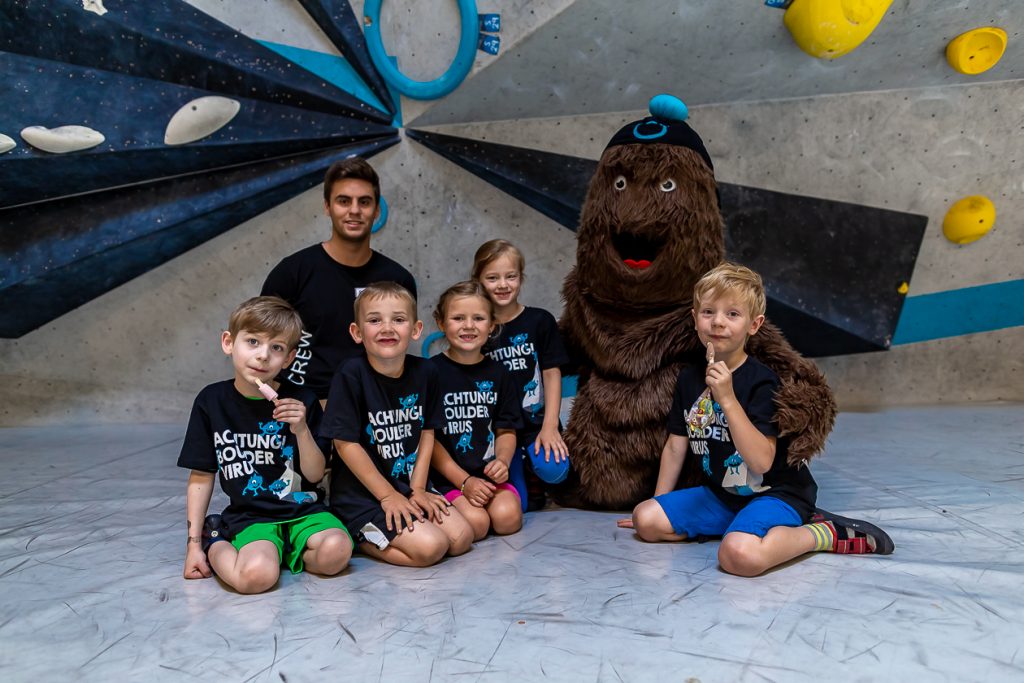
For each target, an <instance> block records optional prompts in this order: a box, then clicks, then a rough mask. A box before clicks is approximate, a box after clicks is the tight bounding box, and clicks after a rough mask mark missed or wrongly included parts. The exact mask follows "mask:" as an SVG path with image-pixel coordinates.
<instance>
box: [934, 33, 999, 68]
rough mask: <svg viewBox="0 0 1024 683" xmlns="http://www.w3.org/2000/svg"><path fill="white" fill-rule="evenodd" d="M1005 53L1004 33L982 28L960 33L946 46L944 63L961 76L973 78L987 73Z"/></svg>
mask: <svg viewBox="0 0 1024 683" xmlns="http://www.w3.org/2000/svg"><path fill="white" fill-rule="evenodd" d="M1005 51H1006V31H1004V30H1003V29H1001V28H996V27H995V26H983V27H982V28H976V29H974V30H973V31H968V32H967V33H961V34H960V35H958V36H957V37H956V38H954V39H953V40H951V41H949V45H947V46H946V61H947V62H949V65H950V66H951V67H953V68H954V69H956V70H957V71H959V72H960V73H962V74H967V75H968V76H973V75H975V74H980V73H981V72H983V71H988V70H989V69H991V68H992V67H993V66H995V65H996V62H998V61H999V60H1000V58H1001V57H1002V56H1003V52H1005Z"/></svg>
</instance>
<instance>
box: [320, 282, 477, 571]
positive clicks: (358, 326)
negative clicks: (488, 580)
mask: <svg viewBox="0 0 1024 683" xmlns="http://www.w3.org/2000/svg"><path fill="white" fill-rule="evenodd" d="M354 313H355V322H353V323H352V324H351V325H350V328H349V332H350V333H351V335H352V338H353V339H354V340H355V342H356V343H357V344H361V345H362V346H363V347H364V348H365V350H366V355H365V356H361V357H358V358H353V359H351V360H349V361H347V362H346V363H345V364H343V365H342V366H341V367H340V368H339V369H338V372H337V373H335V375H334V379H333V380H332V382H331V389H330V393H329V394H328V398H327V413H326V415H325V416H324V422H323V425H322V426H321V429H320V434H321V436H324V437H327V438H330V439H333V440H334V447H335V450H336V451H337V453H338V456H339V457H336V458H334V459H333V460H332V463H331V495H330V505H331V510H332V511H333V512H334V513H335V514H337V515H338V517H340V518H341V519H342V520H343V521H344V522H345V524H347V525H348V527H349V528H351V529H353V530H355V531H356V532H357V535H356V539H357V541H358V542H359V547H360V549H361V550H362V551H363V552H365V553H367V554H368V555H371V556H373V557H376V558H378V559H381V560H384V561H385V562H390V563H392V564H399V565H407V566H419V567H422V566H428V565H431V564H434V563H435V562H437V561H438V560H440V559H441V558H442V557H444V555H445V554H446V553H447V554H449V555H459V554H461V553H464V552H466V551H467V550H469V548H470V545H471V544H472V542H473V531H472V528H470V526H469V524H468V523H467V522H466V520H465V519H463V518H462V516H461V515H459V514H458V513H457V512H453V511H452V509H451V508H450V507H449V504H448V502H447V501H446V500H445V499H444V497H442V496H440V495H438V494H436V493H433V492H431V491H428V490H427V489H428V481H427V476H428V474H429V472H430V455H431V453H432V452H433V450H434V430H435V429H440V428H442V427H443V424H444V422H443V413H442V411H441V405H440V400H439V398H440V388H439V384H438V377H437V369H436V368H435V367H434V365H433V364H431V363H429V362H428V361H427V360H426V359H423V358H419V357H416V356H411V355H409V354H408V350H409V344H410V343H412V341H414V340H416V339H419V337H420V334H421V333H422V332H423V323H422V321H420V320H419V319H418V317H417V315H416V300H415V299H414V298H413V296H412V294H410V293H409V291H408V290H407V289H405V288H404V287H402V286H401V285H398V284H396V283H394V282H376V283H373V284H371V285H369V286H368V287H367V288H366V289H364V290H363V291H362V292H361V293H360V294H359V296H358V297H357V298H356V301H355V305H354Z"/></svg>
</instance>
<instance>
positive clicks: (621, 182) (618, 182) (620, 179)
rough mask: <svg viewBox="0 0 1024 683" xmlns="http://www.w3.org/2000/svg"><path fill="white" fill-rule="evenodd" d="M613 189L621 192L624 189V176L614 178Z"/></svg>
mask: <svg viewBox="0 0 1024 683" xmlns="http://www.w3.org/2000/svg"><path fill="white" fill-rule="evenodd" d="M615 189H616V190H618V191H619V192H622V191H623V190H625V189H626V176H624V175H620V176H619V177H618V178H616V179H615Z"/></svg>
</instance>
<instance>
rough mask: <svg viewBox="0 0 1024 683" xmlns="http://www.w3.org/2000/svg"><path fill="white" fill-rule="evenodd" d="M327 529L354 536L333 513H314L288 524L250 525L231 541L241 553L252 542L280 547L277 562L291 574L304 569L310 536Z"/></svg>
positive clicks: (258, 523)
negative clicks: (303, 555)
mask: <svg viewBox="0 0 1024 683" xmlns="http://www.w3.org/2000/svg"><path fill="white" fill-rule="evenodd" d="M327 529H341V530H342V531H343V532H345V535H346V536H348V539H349V541H350V542H351V541H352V535H351V534H350V533H349V532H348V529H346V528H345V525H344V524H342V523H341V521H340V520H339V519H338V518H337V517H335V516H334V515H332V514H331V513H330V512H314V513H313V514H311V515H306V516H305V517H299V518H297V519H290V520H288V521H286V522H257V523H256V524H250V525H249V526H247V527H245V528H244V529H242V530H241V531H239V532H238V533H237V534H236V535H235V537H234V538H233V539H231V545H233V546H235V549H236V550H241V549H242V547H243V546H246V545H248V544H250V543H252V542H253V541H270V542H271V543H273V544H274V545H275V546H277V558H278V561H279V562H281V563H283V564H284V565H285V566H286V567H288V569H290V570H291V572H292V574H298V573H299V572H301V571H302V570H303V567H304V565H303V562H302V553H304V552H305V551H306V543H307V542H308V541H309V537H310V536H312V535H313V534H316V533H319V532H321V531H325V530H327Z"/></svg>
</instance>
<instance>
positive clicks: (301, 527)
mask: <svg viewBox="0 0 1024 683" xmlns="http://www.w3.org/2000/svg"><path fill="white" fill-rule="evenodd" d="M301 333H302V320H301V318H300V317H299V315H298V313H296V312H295V309H293V308H292V307H291V306H290V305H289V304H288V303H287V302H286V301H284V300H283V299H280V298H278V297H270V296H261V297H255V298H252V299H249V300H248V301H245V302H244V303H243V304H242V305H241V306H239V307H238V308H237V309H235V311H234V312H233V313H232V314H231V318H230V320H229V323H228V329H227V330H226V331H224V332H223V334H222V335H221V348H222V349H223V350H224V353H225V354H227V355H228V356H230V357H231V362H232V365H233V366H234V378H233V379H230V380H225V381H223V382H217V383H215V384H211V385H210V386H208V387H206V388H205V389H203V390H202V391H201V392H199V395H198V396H197V397H196V400H195V403H194V405H193V407H192V416H191V418H190V419H189V423H188V430H187V432H186V434H185V442H184V443H183V444H182V447H181V454H180V455H179V456H178V466H179V467H185V468H189V469H191V470H192V472H191V474H190V475H189V479H188V493H187V496H186V499H185V507H186V512H187V516H188V539H187V544H186V550H185V570H184V575H185V578H186V579H199V578H206V577H209V576H210V575H211V569H212V571H213V572H215V573H216V574H217V576H219V577H220V578H221V579H222V580H224V582H225V583H227V584H228V585H229V586H231V587H232V588H234V589H235V590H237V591H238V592H240V593H261V592H263V591H266V590H269V589H270V588H272V587H273V586H274V584H276V583H277V580H278V578H279V577H280V573H281V564H282V562H284V563H285V564H286V565H287V566H288V567H289V568H290V569H291V571H292V573H298V572H301V571H302V570H303V568H305V569H308V570H309V571H311V572H314V573H317V574H323V575H333V574H337V573H338V572H340V571H341V570H342V569H344V568H345V566H346V565H347V564H348V561H349V558H350V557H351V555H352V539H351V538H350V537H349V535H348V531H347V530H346V529H345V527H344V525H343V524H342V523H341V522H340V521H339V520H338V519H337V518H336V517H334V515H332V514H330V513H329V512H328V511H327V508H326V506H325V505H324V503H323V502H322V501H321V500H320V495H319V494H318V492H317V490H316V489H315V488H314V486H313V484H315V483H316V482H318V481H320V479H321V478H323V475H324V468H325V467H326V462H325V459H324V450H325V449H326V448H327V447H328V446H329V444H328V443H326V442H321V443H318V442H317V440H316V439H315V438H314V435H315V434H316V431H317V429H318V428H319V425H320V419H321V415H322V412H321V409H320V403H319V402H318V401H317V399H316V396H315V395H314V394H313V392H311V391H309V390H308V389H304V388H302V387H298V386H294V385H291V384H288V383H284V384H278V382H276V381H275V380H274V378H275V377H276V376H277V374H278V373H279V372H280V371H281V368H283V367H285V366H286V365H287V364H288V363H290V362H291V360H292V358H294V357H295V349H296V346H297V345H298V341H299V336H300V334H301ZM261 384H262V385H265V386H264V389H263V392H261V391H260V385H261ZM268 386H269V387H270V388H271V389H274V390H276V391H268V390H267V388H266V387H268ZM264 392H265V393H264ZM277 392H280V393H277ZM268 396H269V397H274V398H273V399H270V398H267V397H268ZM215 474H219V475H220V484H221V488H222V489H223V491H224V493H225V494H227V496H228V498H229V499H230V504H229V505H228V507H227V508H226V509H225V510H224V512H223V513H221V514H220V515H210V516H206V513H207V511H208V508H209V505H210V497H211V496H212V495H213V480H214V476H215ZM204 518H205V519H204ZM221 541H224V542H221Z"/></svg>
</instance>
